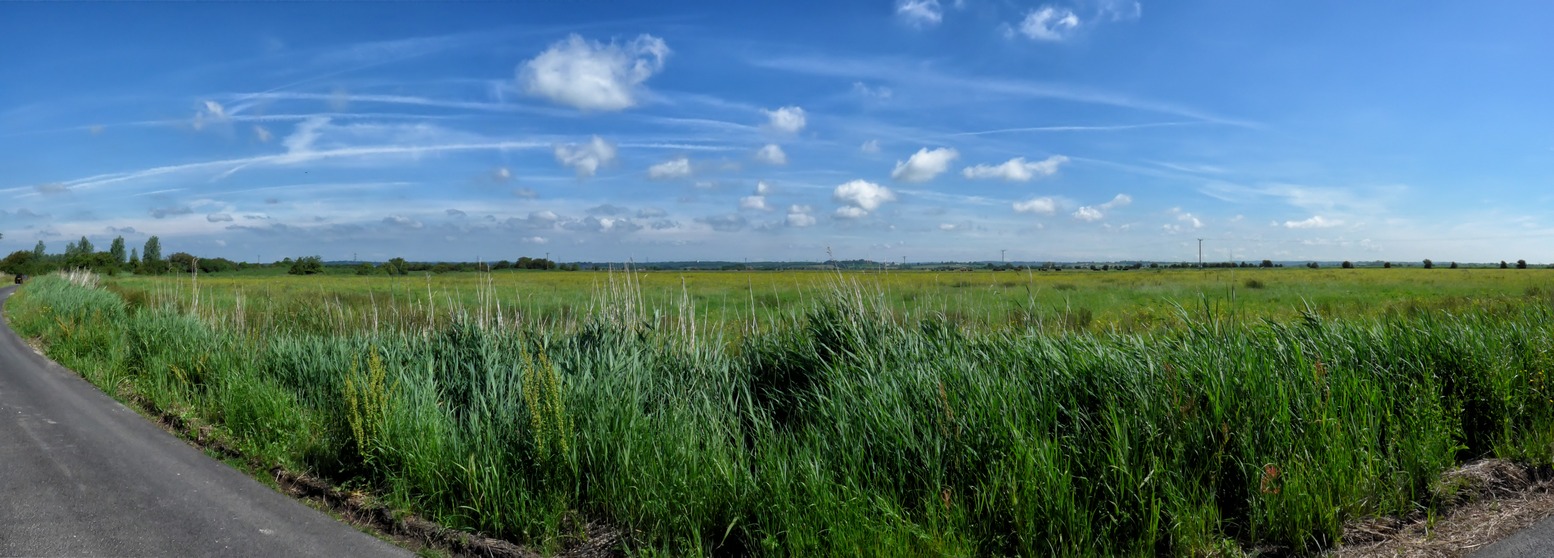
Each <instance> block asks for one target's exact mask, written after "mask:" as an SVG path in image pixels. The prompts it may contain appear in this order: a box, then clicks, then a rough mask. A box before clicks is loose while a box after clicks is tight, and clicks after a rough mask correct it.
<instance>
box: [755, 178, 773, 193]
mask: <svg viewBox="0 0 1554 558" xmlns="http://www.w3.org/2000/svg"><path fill="white" fill-rule="evenodd" d="M771 191H772V187H771V186H769V185H767V184H766V181H765V180H761V181H758V182H756V183H755V195H757V196H764V195H767V194H769V193H771Z"/></svg>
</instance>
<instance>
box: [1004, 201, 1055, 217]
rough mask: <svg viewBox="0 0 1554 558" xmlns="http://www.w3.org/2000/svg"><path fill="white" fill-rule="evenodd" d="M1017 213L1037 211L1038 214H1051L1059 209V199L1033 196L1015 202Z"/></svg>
mask: <svg viewBox="0 0 1554 558" xmlns="http://www.w3.org/2000/svg"><path fill="white" fill-rule="evenodd" d="M1014 210H1015V212H1016V213H1035V214H1037V215H1051V214H1053V213H1057V211H1058V201H1057V200H1055V199H1052V198H1046V197H1042V198H1031V199H1028V200H1025V201H1022V202H1014Z"/></svg>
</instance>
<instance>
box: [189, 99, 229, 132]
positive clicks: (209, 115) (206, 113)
mask: <svg viewBox="0 0 1554 558" xmlns="http://www.w3.org/2000/svg"><path fill="white" fill-rule="evenodd" d="M226 120H227V109H226V107H223V106H221V103H218V102H215V101H201V102H200V108H199V109H198V110H196V111H194V129H195V130H199V129H202V128H204V127H205V123H206V122H207V121H209V122H225V121H226Z"/></svg>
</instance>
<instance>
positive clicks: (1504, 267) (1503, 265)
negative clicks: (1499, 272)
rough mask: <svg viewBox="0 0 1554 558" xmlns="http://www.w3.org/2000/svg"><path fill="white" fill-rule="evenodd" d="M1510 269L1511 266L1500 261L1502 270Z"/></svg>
mask: <svg viewBox="0 0 1554 558" xmlns="http://www.w3.org/2000/svg"><path fill="white" fill-rule="evenodd" d="M1510 268H1511V266H1508V265H1506V264H1505V260H1500V269H1510Z"/></svg>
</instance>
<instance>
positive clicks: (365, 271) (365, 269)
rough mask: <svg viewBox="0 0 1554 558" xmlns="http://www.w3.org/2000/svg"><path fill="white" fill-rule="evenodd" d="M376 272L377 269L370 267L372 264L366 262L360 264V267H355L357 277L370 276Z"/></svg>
mask: <svg viewBox="0 0 1554 558" xmlns="http://www.w3.org/2000/svg"><path fill="white" fill-rule="evenodd" d="M377 272H378V268H376V267H372V264H370V263H367V262H362V263H361V265H358V266H356V274H357V275H372V274H375V273H377Z"/></svg>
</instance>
